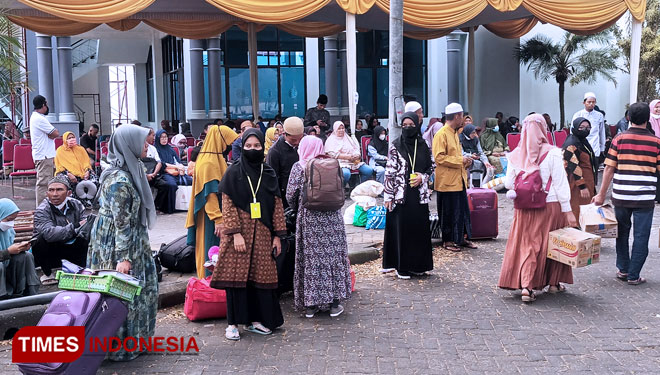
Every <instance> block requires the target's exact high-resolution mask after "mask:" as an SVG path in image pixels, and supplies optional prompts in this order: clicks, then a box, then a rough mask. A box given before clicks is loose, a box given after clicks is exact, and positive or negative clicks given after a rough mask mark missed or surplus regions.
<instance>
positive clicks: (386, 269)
mask: <svg viewBox="0 0 660 375" xmlns="http://www.w3.org/2000/svg"><path fill="white" fill-rule="evenodd" d="M394 271H396V268H381V269H380V273H390V272H394Z"/></svg>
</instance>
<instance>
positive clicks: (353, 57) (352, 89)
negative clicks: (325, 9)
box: [346, 13, 358, 138]
mask: <svg viewBox="0 0 660 375" xmlns="http://www.w3.org/2000/svg"><path fill="white" fill-rule="evenodd" d="M356 50H357V43H356V41H355V14H352V13H346V81H347V86H348V90H347V92H348V95H347V100H348V116H349V118H350V127H351V129H353V128H354V127H355V121H356V118H357V117H356V113H355V112H356V110H357V100H358V93H357V51H356ZM354 133H355V132H351V136H352V137H353V138H355V134H354Z"/></svg>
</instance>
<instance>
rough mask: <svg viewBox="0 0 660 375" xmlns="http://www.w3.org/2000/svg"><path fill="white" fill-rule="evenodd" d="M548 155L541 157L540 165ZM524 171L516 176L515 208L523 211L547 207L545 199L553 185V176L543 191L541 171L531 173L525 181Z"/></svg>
mask: <svg viewBox="0 0 660 375" xmlns="http://www.w3.org/2000/svg"><path fill="white" fill-rule="evenodd" d="M546 156H548V153H546V154H545V155H543V156H541V159H540V160H539V165H541V163H542V162H543V160H545V157H546ZM524 174H525V172H524V171H521V172H520V173H518V175H517V176H516V180H515V182H514V183H513V189H514V191H515V192H516V197H515V198H514V200H513V207H514V208H517V209H522V210H530V209H538V208H544V207H545V199H546V197H547V196H548V190H549V189H550V184H551V183H552V176H550V178H548V183H547V184H546V186H545V189H543V179H542V178H541V171H538V170H536V171H534V172H532V173H530V174H529V175H528V176H527V178H525V179H523V175H524Z"/></svg>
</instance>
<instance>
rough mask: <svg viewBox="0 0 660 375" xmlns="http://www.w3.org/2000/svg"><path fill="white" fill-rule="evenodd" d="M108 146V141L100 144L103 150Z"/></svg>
mask: <svg viewBox="0 0 660 375" xmlns="http://www.w3.org/2000/svg"><path fill="white" fill-rule="evenodd" d="M107 145H108V141H103V142H101V143H99V146H101V148H103V147H105V146H107Z"/></svg>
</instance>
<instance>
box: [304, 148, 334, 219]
mask: <svg viewBox="0 0 660 375" xmlns="http://www.w3.org/2000/svg"><path fill="white" fill-rule="evenodd" d="M344 199H345V196H344V175H343V173H342V171H341V168H340V167H339V162H338V161H337V159H332V158H318V159H312V160H310V161H308V162H307V165H306V166H305V184H304V185H303V189H302V205H303V207H304V208H306V209H308V210H314V211H336V210H339V209H341V208H342V207H343V206H344Z"/></svg>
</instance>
